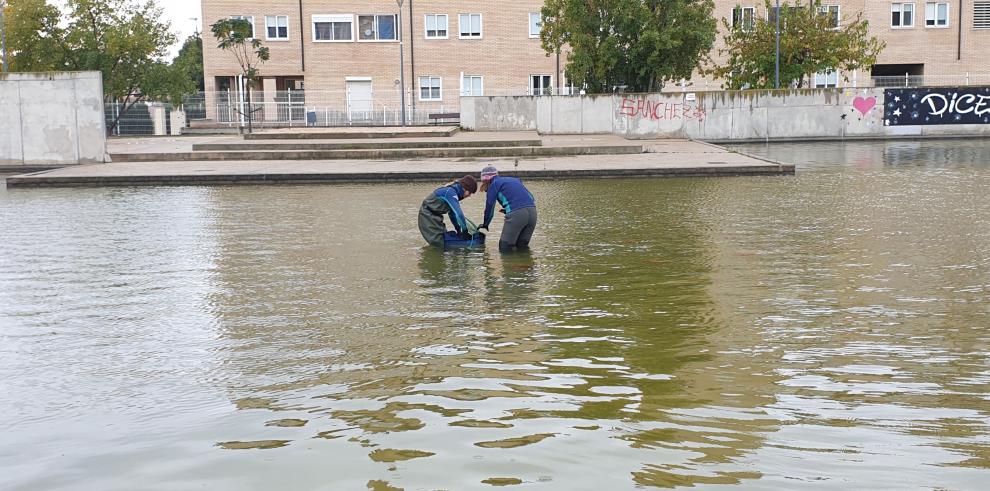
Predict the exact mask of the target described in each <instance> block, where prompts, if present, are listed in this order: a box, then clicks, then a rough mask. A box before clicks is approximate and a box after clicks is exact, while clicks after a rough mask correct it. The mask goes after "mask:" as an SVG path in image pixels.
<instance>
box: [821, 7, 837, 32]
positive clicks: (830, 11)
mask: <svg viewBox="0 0 990 491" xmlns="http://www.w3.org/2000/svg"><path fill="white" fill-rule="evenodd" d="M818 13H820V14H822V15H826V16H828V18H829V20H830V21H832V22H831V26H832V29H838V28H839V18H840V17H839V6H838V5H820V6H819V7H818Z"/></svg>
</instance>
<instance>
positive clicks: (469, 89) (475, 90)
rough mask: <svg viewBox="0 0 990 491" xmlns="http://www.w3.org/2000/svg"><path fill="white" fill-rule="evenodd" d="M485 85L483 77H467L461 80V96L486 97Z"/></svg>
mask: <svg viewBox="0 0 990 491" xmlns="http://www.w3.org/2000/svg"><path fill="white" fill-rule="evenodd" d="M484 92H485V83H484V77H482V76H481V75H465V76H464V78H462V79H461V95H463V96H477V95H484Z"/></svg>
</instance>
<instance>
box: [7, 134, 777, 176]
mask: <svg viewBox="0 0 990 491" xmlns="http://www.w3.org/2000/svg"><path fill="white" fill-rule="evenodd" d="M451 138H467V139H471V138H475V139H477V140H478V141H493V140H497V139H515V140H519V139H532V138H537V139H541V140H542V141H543V145H544V146H573V145H614V144H617V142H620V143H619V144H621V142H624V143H635V144H637V145H642V146H643V147H644V151H645V153H639V154H631V155H579V156H557V157H537V158H518V159H516V158H511V157H510V158H495V159H492V158H462V159H409V160H244V161H238V160H225V161H208V162H204V161H182V162H119V163H109V164H91V165H80V166H72V167H65V168H62V169H56V170H50V171H43V172H36V173H33V174H24V175H19V176H11V177H8V178H7V179H6V184H7V186H8V187H41V186H134V185H214V184H265V183H316V182H368V181H376V182H381V181H413V180H418V181H425V180H431V181H432V180H445V179H449V178H452V177H456V176H459V175H463V174H468V173H470V174H477V173H478V172H479V171H480V170H481V167H482V166H483V165H487V164H488V163H492V164H493V165H495V166H496V167H498V168H499V170H500V171H501V172H502V173H503V174H505V175H515V176H519V177H525V178H528V179H567V178H613V177H660V176H669V177H676V176H730V175H787V174H793V173H794V166H793V165H790V164H780V163H776V162H770V161H767V160H762V159H759V158H755V157H750V156H747V155H743V154H739V153H735V152H730V151H728V150H726V149H724V148H722V147H718V146H715V145H710V144H706V143H701V142H694V141H687V140H631V141H630V140H625V139H622V138H619V137H616V136H614V135H574V136H542V137H541V136H539V135H536V133H534V132H478V133H472V132H460V133H457V134H455V135H454V136H451V137H445V138H443V139H444V140H449V139H451ZM233 141H242V140H240V138H238V137H226V136H221V137H177V138H133V139H130V138H128V139H115V140H111V141H110V143H109V147H110V148H109V151H110V153H115V152H122V153H123V152H126V153H137V152H152V153H158V152H170V151H171V152H186V151H189V150H191V148H192V145H193V144H194V143H224V142H233ZM341 141H342V140H334V142H336V143H340V142H341ZM363 141H367V140H363ZM393 141H394V140H393ZM417 141H422V140H421V139H419V140H417Z"/></svg>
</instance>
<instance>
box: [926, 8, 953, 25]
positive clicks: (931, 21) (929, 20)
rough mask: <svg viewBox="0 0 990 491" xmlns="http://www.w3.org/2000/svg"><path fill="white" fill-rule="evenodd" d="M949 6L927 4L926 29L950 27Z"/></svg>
mask: <svg viewBox="0 0 990 491" xmlns="http://www.w3.org/2000/svg"><path fill="white" fill-rule="evenodd" d="M948 26H949V4H948V3H945V2H928V3H926V4H925V27H948Z"/></svg>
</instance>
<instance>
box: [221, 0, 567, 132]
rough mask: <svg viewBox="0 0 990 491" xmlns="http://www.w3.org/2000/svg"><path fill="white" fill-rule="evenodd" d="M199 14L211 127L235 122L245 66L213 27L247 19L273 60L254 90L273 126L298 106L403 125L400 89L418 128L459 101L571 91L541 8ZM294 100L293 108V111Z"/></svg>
mask: <svg viewBox="0 0 990 491" xmlns="http://www.w3.org/2000/svg"><path fill="white" fill-rule="evenodd" d="M202 5H203V13H202V18H203V24H204V31H206V34H205V35H204V43H203V45H204V46H203V48H204V49H203V65H204V73H205V78H206V81H205V82H206V83H205V85H206V91H207V117H208V118H210V119H217V120H221V121H223V120H225V119H226V120H229V119H230V118H233V117H236V115H233V114H229V113H228V114H222V113H224V111H223V110H222V108H223V107H224V104H225V102H230V101H231V100H234V99H236V98H237V97H239V95H238V94H237V88H238V87H239V84H238V78H237V74H238V73H239V72H240V68H239V66H238V65H237V63H236V60H235V59H234V57H233V55H232V54H230V53H225V52H223V51H221V50H219V49H217V48H216V43H215V42H214V40H213V39H212V38H211V35H210V33H209V25H210V24H212V23H214V22H216V21H217V20H219V19H223V18H228V17H241V18H245V19H247V20H249V21H250V22H251V23H252V24H253V26H254V30H255V36H256V38H257V39H260V40H261V41H262V42H263V43H264V45H265V46H267V47H269V49H270V50H271V59H270V60H269V61H268V62H266V63H264V64H263V65H261V67H260V73H261V83H260V84H256V85H255V87H254V89H252V90H254V91H256V93H257V94H256V95H255V96H254V97H252V100H254V101H256V102H260V103H261V104H260V105H261V106H262V108H263V112H264V118H265V119H266V120H272V119H284V117H285V116H286V114H284V113H285V107H292V108H305V110H307V111H314V112H315V113H316V115H317V117H318V120H319V121H320V122H323V121H324V120H327V121H331V122H338V123H339V122H341V121H340V119H341V118H344V119H347V120H350V121H360V120H368V121H376V122H380V121H382V120H384V121H385V122H396V121H394V118H395V114H396V111H397V109H398V108H399V107H400V100H401V99H402V94H401V92H400V81H401V82H404V83H405V91H404V92H405V94H404V95H405V102H406V107H407V113H408V117H409V118H412V117H413V115H415V116H416V118H417V119H418V120H420V121H422V120H423V119H424V118H425V117H426V115H427V114H430V113H437V112H450V111H452V112H456V111H457V108H458V107H459V98H460V96H461V95H502V94H512V95H520V94H527V93H540V94H544V93H552V92H557V91H559V87H562V86H563V85H562V83H561V78H560V74H561V73H562V70H563V60H558V57H557V56H556V55H554V56H547V54H546V53H545V52H544V51H543V49H542V48H541V47H540V39H539V28H540V27H539V11H540V8H541V7H542V5H543V3H542V1H540V0H514V1H512V2H495V1H483V2H463V1H462V2H458V1H450V0H446V1H445V0H405V1H404V2H402V6H401V7H399V6H398V5H397V3H396V1H395V0H371V1H347V0H333V1H330V0H265V1H263V2H262V1H258V0H253V1H252V0H203V2H202ZM400 10H401V15H400ZM400 40H401V42H400ZM400 49H401V50H402V55H401V57H402V59H401V62H402V63H401V66H402V73H401V76H400ZM558 61H559V64H560V65H559V68H558ZM228 94H229V95H228ZM293 97H294V98H295V101H294V103H291V104H286V101H290V100H291V99H292V98H293ZM300 100H304V103H303V104H301V105H300V104H299V101H300ZM217 107H220V108H221V110H220V111H217V110H216V108H217ZM413 108H415V112H414V111H413ZM279 112H281V113H282V114H279ZM296 112H299V113H301V110H300V111H296ZM292 116H293V117H295V118H299V117H302V115H301V114H293V115H292ZM257 119H260V117H259V118H257Z"/></svg>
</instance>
